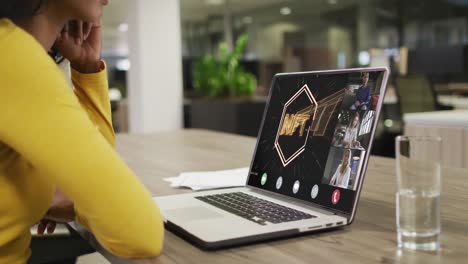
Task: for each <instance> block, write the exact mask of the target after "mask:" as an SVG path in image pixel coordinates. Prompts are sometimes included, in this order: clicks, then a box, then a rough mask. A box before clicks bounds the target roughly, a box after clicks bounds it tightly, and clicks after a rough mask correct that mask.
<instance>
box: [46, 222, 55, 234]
mask: <svg viewBox="0 0 468 264" xmlns="http://www.w3.org/2000/svg"><path fill="white" fill-rule="evenodd" d="M56 226H57V223H56V222H53V221H49V223H48V224H47V233H48V234H53V233H54V231H55V227H56Z"/></svg>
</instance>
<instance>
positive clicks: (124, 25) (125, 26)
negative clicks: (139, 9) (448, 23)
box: [119, 23, 128, 32]
mask: <svg viewBox="0 0 468 264" xmlns="http://www.w3.org/2000/svg"><path fill="white" fill-rule="evenodd" d="M119 31H120V32H127V31H128V24H127V23H122V24H120V25H119Z"/></svg>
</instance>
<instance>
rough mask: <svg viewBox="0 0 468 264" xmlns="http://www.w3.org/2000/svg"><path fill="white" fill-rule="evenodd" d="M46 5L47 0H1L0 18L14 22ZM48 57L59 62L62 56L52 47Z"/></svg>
mask: <svg viewBox="0 0 468 264" xmlns="http://www.w3.org/2000/svg"><path fill="white" fill-rule="evenodd" d="M46 5H47V0H2V3H1V4H0V19H1V18H8V19H10V20H12V21H14V22H17V21H19V20H22V19H25V18H28V17H31V16H34V15H36V14H38V13H39V12H41V10H42V9H43V8H44V7H45V6H46ZM49 55H50V57H52V59H54V61H55V62H56V63H57V64H59V63H61V62H62V61H63V60H64V58H63V56H62V55H60V53H58V52H57V50H55V49H54V48H52V49H51V50H50V51H49Z"/></svg>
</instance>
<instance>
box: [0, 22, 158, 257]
mask: <svg viewBox="0 0 468 264" xmlns="http://www.w3.org/2000/svg"><path fill="white" fill-rule="evenodd" d="M103 66H104V64H103ZM103 68H104V67H103ZM72 81H73V84H74V87H75V89H74V92H73V91H72V90H71V89H69V88H68V87H67V82H66V79H65V77H64V75H63V73H62V72H61V71H60V70H59V69H58V67H57V65H55V63H54V62H53V60H51V59H50V57H49V56H48V55H47V53H46V51H45V50H44V49H43V47H42V46H41V45H40V44H39V43H38V42H37V41H36V40H35V39H34V38H33V37H32V36H31V35H29V34H28V33H26V32H25V31H23V30H22V29H21V28H19V27H17V26H15V25H14V24H13V23H12V22H11V21H9V20H7V19H0V263H2V264H3V263H9V264H12V263H25V262H26V261H27V259H28V257H29V255H30V249H29V243H30V239H31V237H30V232H29V228H30V227H31V226H32V225H34V224H35V223H36V222H37V221H38V220H39V219H41V217H42V216H43V215H44V214H45V212H46V211H47V209H48V207H49V205H50V202H51V200H52V197H53V193H54V190H55V188H56V187H60V189H62V190H63V191H64V192H65V193H66V194H67V195H68V197H70V198H71V199H72V200H73V201H74V202H75V210H76V213H77V221H78V222H79V223H81V224H82V225H84V226H85V227H86V228H88V229H89V230H90V231H91V232H92V233H93V234H94V235H95V236H96V238H97V239H98V241H99V242H100V243H101V244H102V245H103V246H104V247H105V248H106V249H108V250H109V251H110V252H112V253H114V254H115V255H118V256H122V257H128V258H133V257H150V256H156V255H159V254H160V252H161V249H162V241H163V234H164V229H163V224H162V219H161V216H160V213H159V210H158V208H157V207H156V206H155V204H154V203H153V201H152V200H151V196H150V194H149V193H148V191H147V190H146V189H145V188H144V186H143V185H142V184H141V183H140V182H139V181H138V180H137V178H136V177H135V175H134V174H133V173H132V171H131V170H130V169H129V168H128V167H127V166H126V165H125V163H124V162H123V161H122V159H121V158H120V157H119V156H118V154H117V153H116V152H115V150H114V148H113V145H114V132H113V129H112V124H111V113H110V106H109V98H108V95H107V94H108V92H107V77H106V73H105V70H104V69H102V71H101V72H99V73H96V74H80V73H78V72H76V71H73V72H72Z"/></svg>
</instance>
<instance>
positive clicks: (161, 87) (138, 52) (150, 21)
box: [128, 0, 183, 133]
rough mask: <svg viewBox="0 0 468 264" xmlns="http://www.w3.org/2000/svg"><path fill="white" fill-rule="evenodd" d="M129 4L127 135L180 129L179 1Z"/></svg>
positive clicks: (144, 0)
mask: <svg viewBox="0 0 468 264" xmlns="http://www.w3.org/2000/svg"><path fill="white" fill-rule="evenodd" d="M128 2H129V5H128V8H129V31H128V35H129V40H128V41H129V59H130V63H131V68H130V71H129V73H128V98H129V125H130V132H137V133H149V132H156V131H167V130H174V129H178V128H181V127H182V118H183V114H182V65H181V63H182V51H181V49H182V48H181V33H180V31H181V29H180V2H179V0H157V1H155V0H135V1H128Z"/></svg>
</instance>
